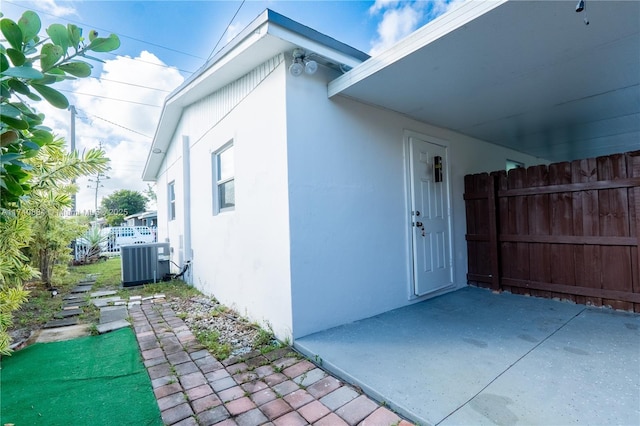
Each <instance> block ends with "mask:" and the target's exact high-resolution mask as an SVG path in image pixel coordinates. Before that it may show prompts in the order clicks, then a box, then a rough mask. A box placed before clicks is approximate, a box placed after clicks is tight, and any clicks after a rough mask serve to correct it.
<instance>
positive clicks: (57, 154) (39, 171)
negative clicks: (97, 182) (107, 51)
mask: <svg viewBox="0 0 640 426" xmlns="http://www.w3.org/2000/svg"><path fill="white" fill-rule="evenodd" d="M108 162H109V160H108V158H106V157H105V153H104V151H102V150H101V149H91V150H89V151H87V152H85V153H83V154H82V155H79V154H78V152H71V153H67V152H66V151H65V147H64V140H62V139H56V140H54V141H53V142H52V143H50V144H47V145H45V146H44V147H42V148H41V149H40V150H39V151H38V155H36V156H35V157H33V158H31V159H29V160H27V163H28V165H29V166H31V168H32V176H33V177H32V181H31V196H30V197H29V199H28V200H26V201H24V202H23V206H24V207H25V208H26V209H27V211H29V212H31V214H32V215H33V216H34V218H35V220H34V221H33V225H32V239H31V242H30V244H29V250H28V253H29V257H30V259H31V262H32V264H33V265H34V266H35V267H37V268H38V270H39V272H40V280H41V281H42V282H43V283H45V284H46V285H47V286H51V285H52V284H54V283H55V282H54V278H55V279H58V280H59V279H60V278H62V277H63V276H64V275H65V274H66V266H67V265H68V264H69V262H70V261H71V253H70V250H69V244H70V242H71V241H73V240H75V239H76V238H78V237H80V236H81V235H82V234H83V233H84V232H85V231H86V229H87V221H86V218H78V217H69V216H66V217H65V216H64V213H65V208H68V207H71V195H72V194H74V193H75V192H76V191H77V188H76V186H75V185H74V184H72V182H73V179H77V178H79V177H81V176H87V175H91V174H95V173H99V172H101V171H104V170H106V168H107V166H108ZM82 219H84V220H82Z"/></svg>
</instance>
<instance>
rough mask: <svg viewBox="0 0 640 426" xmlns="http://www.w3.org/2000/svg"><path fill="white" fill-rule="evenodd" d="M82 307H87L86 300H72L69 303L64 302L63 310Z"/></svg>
mask: <svg viewBox="0 0 640 426" xmlns="http://www.w3.org/2000/svg"><path fill="white" fill-rule="evenodd" d="M82 306H87V302H86V301H84V300H71V301H67V302H64V303H63V304H62V309H69V308H74V307H75V308H80V307H82Z"/></svg>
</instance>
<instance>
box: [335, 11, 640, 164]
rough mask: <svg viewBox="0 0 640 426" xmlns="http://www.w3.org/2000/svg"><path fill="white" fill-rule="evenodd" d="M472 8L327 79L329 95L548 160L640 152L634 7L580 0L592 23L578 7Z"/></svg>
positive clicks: (639, 55) (638, 39)
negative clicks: (345, 97) (402, 115)
mask: <svg viewBox="0 0 640 426" xmlns="http://www.w3.org/2000/svg"><path fill="white" fill-rule="evenodd" d="M476 3H478V2H473V1H471V2H469V3H468V4H464V5H462V6H461V8H460V10H459V11H458V12H455V11H454V13H453V14H452V15H451V16H450V17H447V16H444V15H443V17H441V18H440V20H436V21H434V22H432V23H430V24H428V25H427V26H425V27H423V28H421V29H420V30H418V31H417V32H416V33H414V34H412V35H411V36H409V37H408V38H407V39H405V40H403V41H401V42H399V43H398V44H397V45H396V46H394V47H393V48H391V49H390V50H389V51H388V52H387V53H386V54H384V53H383V54H381V55H379V56H377V57H374V58H372V59H370V60H369V61H366V62H364V63H363V64H361V65H359V66H357V67H356V68H354V69H353V70H352V71H351V72H349V73H347V74H345V75H343V76H341V77H339V78H338V79H337V80H335V81H333V82H331V84H330V86H329V94H330V96H332V95H336V94H340V95H344V96H348V97H352V98H355V99H358V100H360V101H362V102H366V103H369V104H373V105H378V106H381V107H384V108H388V109H391V110H394V111H397V112H400V113H402V114H405V115H407V116H410V117H412V118H415V119H417V120H420V121H423V122H426V123H430V124H434V125H437V126H441V127H445V128H449V129H452V130H455V131H458V132H460V133H463V134H466V135H469V136H472V137H475V138H478V139H483V140H486V141H490V142H493V143H496V144H499V145H503V146H506V147H510V148H513V149H515V150H518V151H521V152H525V153H528V154H531V155H534V156H537V157H540V158H543V159H547V160H551V161H566V160H572V159H579V158H587V157H593V156H598V155H607V154H611V153H616V152H624V151H630V150H637V149H640V33H639V31H640V2H637V1H593V0H587V14H588V15H587V16H588V19H589V21H590V23H589V25H585V24H584V22H583V18H584V16H585V14H584V12H583V13H580V14H579V13H576V12H575V7H576V2H575V1H509V2H506V3H504V4H499V3H497V2H494V3H493V4H492V3H490V2H488V3H484V6H482V7H484V9H482V8H480V9H481V10H480V11H479V10H478V8H479V6H478V4H476ZM487 5H488V6H487ZM474 7H475V11H474V10H473V8H474ZM465 8H467V9H465ZM470 14H471V15H472V18H469V15H470ZM447 19H448V21H447ZM443 28H445V30H444V31H443ZM421 40H422V42H421ZM416 46H417V47H416ZM394 52H397V54H394Z"/></svg>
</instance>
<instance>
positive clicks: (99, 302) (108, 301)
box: [91, 297, 123, 308]
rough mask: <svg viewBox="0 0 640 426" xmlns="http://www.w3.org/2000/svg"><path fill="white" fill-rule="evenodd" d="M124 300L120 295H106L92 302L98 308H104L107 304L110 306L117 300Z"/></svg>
mask: <svg viewBox="0 0 640 426" xmlns="http://www.w3.org/2000/svg"><path fill="white" fill-rule="evenodd" d="M122 301H123V300H122V299H121V298H119V297H105V298H102V299H92V300H91V303H93V305H94V306H95V307H96V308H104V307H105V306H109V305H111V304H115V303H117V302H122Z"/></svg>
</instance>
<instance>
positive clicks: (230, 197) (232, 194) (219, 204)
mask: <svg viewBox="0 0 640 426" xmlns="http://www.w3.org/2000/svg"><path fill="white" fill-rule="evenodd" d="M214 155H215V157H214V161H213V165H214V169H215V173H214V176H215V181H216V185H215V190H214V212H215V213H218V212H223V211H227V210H233V209H234V208H235V206H236V191H235V166H234V155H233V144H229V145H227V146H225V147H224V148H222V150H220V151H218V152H217V153H215V154H214Z"/></svg>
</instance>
